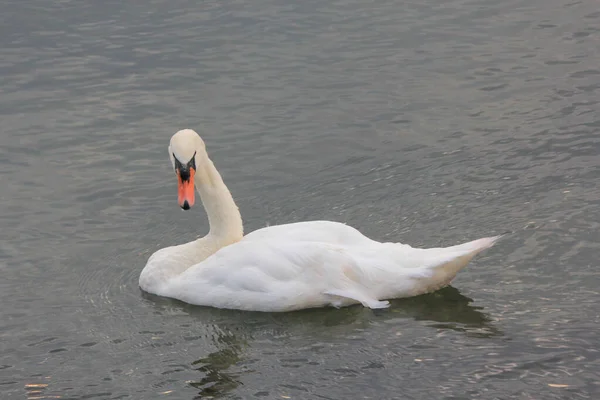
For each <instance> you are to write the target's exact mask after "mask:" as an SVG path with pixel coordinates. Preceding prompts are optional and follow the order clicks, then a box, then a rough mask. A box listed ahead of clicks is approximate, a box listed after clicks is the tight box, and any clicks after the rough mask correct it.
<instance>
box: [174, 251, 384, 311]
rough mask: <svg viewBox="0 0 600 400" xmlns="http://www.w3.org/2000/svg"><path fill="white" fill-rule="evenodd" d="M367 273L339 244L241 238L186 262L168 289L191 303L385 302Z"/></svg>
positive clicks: (268, 306) (283, 307)
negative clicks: (374, 290) (192, 262)
mask: <svg viewBox="0 0 600 400" xmlns="http://www.w3.org/2000/svg"><path fill="white" fill-rule="evenodd" d="M371 278H372V277H370V271H369V270H368V268H365V266H361V265H359V264H358V263H357V262H356V260H355V259H354V258H353V257H352V254H351V252H350V251H349V249H347V248H344V247H342V246H333V245H330V244H327V243H318V242H301V241H300V242H296V241H283V240H279V241H270V242H266V241H241V242H238V243H235V244H233V245H230V246H227V247H225V248H223V249H221V250H219V251H218V252H217V253H215V254H213V255H212V256H211V257H209V258H207V259H206V260H205V261H203V262H202V263H200V264H197V265H195V266H192V267H190V268H189V269H188V270H187V271H185V272H184V273H182V274H181V275H180V276H178V277H177V278H175V279H173V280H172V281H171V282H170V283H169V288H168V289H167V291H168V292H169V294H168V295H169V297H174V298H177V299H180V300H183V301H185V302H188V303H192V304H199V305H211V306H214V307H222V308H238V309H252V310H262V311H287V310H293V309H300V308H309V307H319V306H324V305H328V304H331V305H334V306H341V305H347V304H351V303H356V302H360V303H362V304H363V305H365V306H367V307H373V308H381V307H384V306H386V303H385V302H380V301H379V299H377V298H376V297H375V296H374V295H373V294H372V293H371V292H370V290H369V287H370V285H368V284H367V283H368V282H369V281H371ZM340 298H342V299H340Z"/></svg>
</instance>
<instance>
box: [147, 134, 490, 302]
mask: <svg viewBox="0 0 600 400" xmlns="http://www.w3.org/2000/svg"><path fill="white" fill-rule="evenodd" d="M169 156H170V158H171V162H172V164H173V167H174V169H175V173H176V175H177V177H178V181H179V196H178V197H179V198H178V200H179V205H180V206H181V207H182V208H183V209H184V210H187V209H189V208H190V207H191V206H192V205H193V204H194V185H195V186H196V188H197V190H198V192H199V193H200V198H201V199H202V203H203V204H204V207H205V209H206V212H207V214H208V220H209V225H210V231H209V233H208V234H207V235H206V236H205V237H203V238H200V239H198V240H194V241H192V242H189V243H186V244H182V245H179V246H172V247H167V248H164V249H161V250H158V251H157V252H156V253H154V254H153V255H152V256H151V257H150V259H149V260H148V263H147V264H146V266H145V268H144V269H143V271H142V272H141V274H140V279H139V285H140V287H141V289H142V290H144V291H146V292H149V293H153V294H157V295H160V296H165V297H171V298H175V299H179V300H181V301H184V302H187V303H191V304H196V305H204V306H212V307H218V308H230V309H240V310H252V311H291V310H298V309H303V308H312V307H324V306H334V307H342V306H347V305H350V304H356V303H362V304H363V305H364V306H366V307H370V308H384V307H388V306H389V303H388V302H387V301H384V299H391V298H400V297H409V296H415V295H419V294H423V293H427V292H431V291H434V290H437V289H439V288H441V287H443V286H446V285H448V284H449V283H450V281H451V280H452V279H454V277H455V276H456V274H457V273H458V271H460V270H461V269H462V268H463V267H465V266H466V265H467V264H468V262H469V261H470V260H471V259H472V258H473V257H474V256H475V255H476V254H477V253H479V252H481V251H482V250H484V249H487V248H489V247H491V246H492V245H493V244H494V243H495V242H496V241H497V240H498V239H499V237H500V236H495V237H489V238H483V239H479V240H475V241H472V242H468V243H464V244H461V245H457V246H452V247H447V248H431V249H417V248H413V247H411V246H408V245H405V244H400V243H380V242H376V241H374V240H371V239H369V238H367V237H366V236H364V235H362V234H361V233H360V232H359V231H357V230H356V229H354V228H352V227H350V226H347V225H345V224H342V223H337V222H329V221H312V222H300V223H292V224H286V225H279V226H270V227H267V228H262V229H259V230H257V231H254V232H252V233H250V234H248V235H247V236H245V237H244V236H243V227H242V218H241V216H240V213H239V210H238V208H237V206H236V204H235V202H234V201H233V198H232V197H231V194H230V192H229V190H228V189H227V187H226V186H225V184H224V183H223V180H222V179H221V176H220V175H219V173H218V172H217V170H216V168H215V166H214V165H213V163H212V161H211V160H210V159H209V158H208V154H207V153H206V149H205V146H204V142H203V141H202V139H201V138H200V136H198V134H197V133H196V132H194V131H193V130H190V129H185V130H181V131H179V132H177V133H176V134H175V135H173V137H172V138H171V142H170V145H169Z"/></svg>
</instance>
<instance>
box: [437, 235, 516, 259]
mask: <svg viewBox="0 0 600 400" xmlns="http://www.w3.org/2000/svg"><path fill="white" fill-rule="evenodd" d="M505 235H506V233H503V234H502V235H498V236H490V237H485V238H481V239H477V240H473V241H471V242H467V243H463V244H459V245H456V246H452V247H448V248H447V250H456V251H458V252H461V253H462V252H463V251H466V252H467V253H473V255H475V254H477V253H480V252H482V251H483V250H486V249H489V248H490V247H492V246H493V245H494V244H496V243H497V242H498V240H500V239H502V238H503V237H504V236H505Z"/></svg>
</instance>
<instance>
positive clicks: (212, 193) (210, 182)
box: [194, 157, 244, 246]
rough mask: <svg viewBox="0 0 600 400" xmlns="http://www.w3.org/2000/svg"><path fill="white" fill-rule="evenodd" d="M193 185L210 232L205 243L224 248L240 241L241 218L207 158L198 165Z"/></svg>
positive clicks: (229, 194) (241, 232)
mask: <svg viewBox="0 0 600 400" xmlns="http://www.w3.org/2000/svg"><path fill="white" fill-rule="evenodd" d="M194 183H195V185H196V188H197V190H198V193H200V198H201V199H202V204H203V205H204V209H205V210H206V214H207V216H208V223H209V225H210V232H209V233H208V235H207V236H206V239H207V241H211V242H214V243H218V244H219V245H220V246H226V245H228V244H231V243H235V242H237V241H239V240H241V239H242V237H243V236H244V226H243V224H242V216H241V215H240V211H239V209H238V207H237V205H236V204H235V202H234V201H233V197H231V193H230V192H229V189H227V186H225V183H223V179H222V178H221V175H220V174H219V172H218V171H217V169H216V168H215V165H214V164H213V162H212V161H211V160H210V159H208V157H207V158H206V159H205V161H204V162H202V163H201V164H200V165H198V168H197V170H196V175H195V177H194Z"/></svg>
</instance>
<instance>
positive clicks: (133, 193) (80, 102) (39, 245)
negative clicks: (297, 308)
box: [0, 0, 600, 399]
mask: <svg viewBox="0 0 600 400" xmlns="http://www.w3.org/2000/svg"><path fill="white" fill-rule="evenodd" d="M188 3H189V2H188ZM5 8H6V10H8V11H7V12H8V13H9V14H7V15H8V17H7V18H4V21H3V26H2V35H0V44H1V45H2V46H0V48H1V50H0V51H1V53H2V56H1V57H0V74H1V75H2V77H3V78H5V79H4V80H3V87H2V96H0V114H1V115H2V128H1V129H2V134H0V183H1V188H2V190H0V224H1V225H2V230H1V232H2V235H3V236H2V240H0V271H1V272H2V278H3V279H2V280H0V300H1V301H2V307H1V308H0V334H1V335H2V340H3V342H2V344H3V354H2V356H3V358H2V361H1V362H0V371H1V373H0V375H1V376H2V378H0V386H1V387H2V391H3V396H4V397H6V398H8V399H13V398H14V399H21V398H24V397H31V398H36V397H38V398H39V397H44V396H45V397H46V398H53V397H56V396H62V397H63V398H91V397H97V398H114V399H117V398H128V397H130V398H138V397H139V398H148V399H151V398H165V397H167V396H168V395H170V396H172V397H177V398H193V397H195V396H197V397H202V398H204V397H211V396H212V397H224V398H238V397H256V398H260V397H264V398H286V397H289V398H318V397H319V396H320V397H323V398H336V399H345V398H353V397H356V393H361V395H362V396H364V397H371V398H394V397H398V393H400V392H401V393H402V396H404V397H406V398H445V399H457V398H464V397H469V398H478V399H497V398H502V399H508V398H514V399H522V398H544V399H558V398H596V397H597V396H596V394H597V393H598V382H599V381H600V379H599V377H598V373H597V371H598V370H599V369H600V365H599V362H600V361H599V358H598V356H597V353H598V352H597V348H598V339H597V333H596V332H597V330H598V326H599V325H600V321H599V320H598V313H597V304H598V301H599V300H600V298H599V296H600V294H599V291H598V279H597V271H596V269H597V268H596V265H597V262H596V259H597V253H598V243H600V238H599V237H598V233H597V232H598V227H599V223H598V221H600V215H599V212H598V209H599V208H598V205H599V201H598V199H599V198H600V191H599V189H598V187H597V184H596V182H597V181H598V178H599V177H600V176H599V173H600V169H599V168H598V161H597V153H598V149H599V147H600V143H599V141H598V135H597V131H598V128H599V126H600V122H599V119H598V107H599V102H598V99H597V94H598V88H599V85H598V77H599V74H598V71H599V69H598V65H600V62H599V60H598V53H597V51H595V50H596V49H597V43H598V38H599V35H600V30H599V29H598V21H600V13H599V12H598V4H597V2H594V1H591V0H583V1H575V2H568V3H565V2H563V1H559V0H528V1H525V0H501V1H492V0H483V1H480V2H478V3H477V4H475V3H474V2H472V1H470V0H451V1H446V2H439V1H431V0H424V1H423V2H412V3H406V4H403V5H402V7H398V3H397V2H394V1H388V0H378V1H375V2H369V3H364V2H360V1H355V0H339V1H334V2H318V1H311V2H302V3H300V2H295V3H294V2H291V1H288V0H283V1H271V0H259V1H258V2H240V1H229V0H225V1H220V2H212V3H206V2H204V3H198V4H192V3H189V4H185V5H181V4H178V5H176V4H173V2H166V1H164V0H151V1H150V2H143V3H142V2H118V1H109V3H100V2H91V1H88V2H82V1H78V2H74V1H60V2H27V1H16V0H8V3H7V6H6V7H5ZM183 127H190V128H194V129H196V130H197V131H199V132H201V133H202V135H203V136H204V137H205V139H206V143H207V146H208V149H209V152H210V154H211V156H212V157H213V158H214V161H215V163H216V165H217V167H218V168H219V171H221V172H222V173H223V176H224V178H225V181H226V183H227V184H228V185H229V187H230V189H231V190H232V192H233V195H234V197H235V199H236V201H237V202H238V204H239V206H240V209H241V211H242V215H243V217H244V220H245V225H246V230H247V231H251V230H254V229H256V228H258V227H262V226H264V225H267V224H271V225H273V224H278V223H285V222H291V221H296V220H306V219H321V218H323V219H334V220H340V221H345V222H347V223H349V224H351V225H353V226H356V227H359V228H360V229H361V230H362V231H364V232H365V233H366V234H368V235H369V236H371V237H373V238H375V239H378V240H390V241H392V240H393V241H398V240H399V241H403V242H406V243H410V244H413V245H417V246H428V247H429V246H437V245H450V244H456V243H458V242H460V241H463V240H467V239H474V238H476V237H480V236H483V235H487V234H491V233H500V232H503V231H505V230H511V231H512V232H513V234H512V235H509V236H508V237H507V238H506V239H505V240H503V242H502V243H499V245H498V246H497V247H494V248H493V249H491V250H490V251H488V252H486V253H485V254H483V255H481V256H480V257H478V258H477V259H475V260H474V261H473V263H472V264H470V265H469V267H468V268H467V269H466V270H465V271H464V272H463V273H461V274H460V275H459V276H458V277H457V279H456V280H455V281H454V282H453V287H451V288H447V289H444V290H442V291H440V292H437V293H435V294H431V295H428V296H421V297H417V298H414V299H405V300H396V301H393V302H392V307H391V308H390V309H388V310H382V311H377V312H373V311H371V310H365V309H364V308H362V307H350V308H347V309H342V310H333V309H324V310H307V311H302V312H297V313H290V314H283V315H277V314H275V315H272V314H261V313H241V312H235V311H227V310H213V309H208V308H203V307H193V306H189V305H186V304H183V303H180V302H176V301H172V300H169V299H164V298H157V297H155V296H149V295H147V294H145V293H143V292H141V291H140V290H139V288H138V285H137V279H138V276H139V272H140V271H141V269H142V268H143V266H144V264H145V263H146V260H147V258H148V257H149V255H150V254H152V252H153V251H155V250H157V249H158V248H160V247H164V246H168V245H172V244H177V243H182V242H186V241H189V240H190V239H191V238H193V237H196V236H197V235H202V234H204V233H205V232H206V231H207V225H206V219H205V216H204V214H203V213H202V211H201V210H200V209H194V210H193V211H192V212H191V213H184V212H182V211H181V210H179V209H178V207H177V205H176V197H175V196H176V186H175V185H176V183H175V177H174V174H173V172H172V170H171V168H170V166H169V164H168V156H167V154H166V143H167V141H168V138H169V136H170V134H172V133H173V130H175V129H179V128H183ZM399 382H400V383H401V390H399V387H400V386H399ZM4 397H3V398H4Z"/></svg>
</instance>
